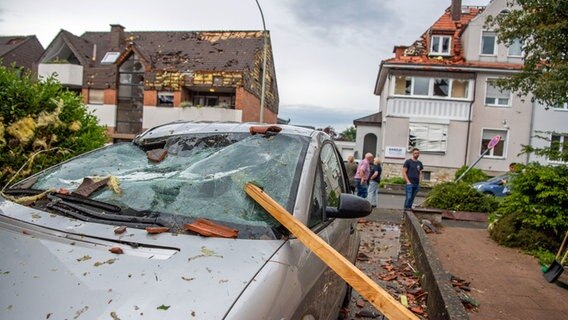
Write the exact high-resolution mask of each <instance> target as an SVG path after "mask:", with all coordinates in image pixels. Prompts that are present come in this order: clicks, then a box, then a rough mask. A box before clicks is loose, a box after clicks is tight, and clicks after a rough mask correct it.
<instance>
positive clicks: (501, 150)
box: [479, 129, 507, 158]
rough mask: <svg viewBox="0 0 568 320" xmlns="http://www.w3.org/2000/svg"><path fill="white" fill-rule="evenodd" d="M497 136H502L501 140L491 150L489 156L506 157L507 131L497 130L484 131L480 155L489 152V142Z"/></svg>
mask: <svg viewBox="0 0 568 320" xmlns="http://www.w3.org/2000/svg"><path fill="white" fill-rule="evenodd" d="M495 136H500V137H501V140H499V142H498V143H497V145H495V147H493V149H491V150H489V152H488V153H487V156H489V157H499V158H502V157H505V143H507V130H495V129H483V132H482V134H481V150H480V153H479V154H480V155H481V154H483V153H484V152H485V150H487V145H488V144H489V141H491V139H492V138H493V137H495Z"/></svg>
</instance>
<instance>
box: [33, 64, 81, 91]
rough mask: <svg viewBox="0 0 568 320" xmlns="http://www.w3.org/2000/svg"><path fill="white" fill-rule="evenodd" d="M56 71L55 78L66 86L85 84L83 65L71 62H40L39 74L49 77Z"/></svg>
mask: <svg viewBox="0 0 568 320" xmlns="http://www.w3.org/2000/svg"><path fill="white" fill-rule="evenodd" d="M54 73H55V78H56V79H57V80H59V82H61V84H63V85H65V86H78V87H82V86H83V66H80V65H76V64H70V63H40V64H39V66H38V76H39V77H43V78H47V77H49V76H51V75H52V74H54Z"/></svg>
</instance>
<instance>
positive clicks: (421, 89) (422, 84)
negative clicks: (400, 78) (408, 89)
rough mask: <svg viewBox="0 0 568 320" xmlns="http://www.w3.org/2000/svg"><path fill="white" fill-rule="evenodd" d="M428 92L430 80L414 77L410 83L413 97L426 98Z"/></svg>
mask: <svg viewBox="0 0 568 320" xmlns="http://www.w3.org/2000/svg"><path fill="white" fill-rule="evenodd" d="M429 90H430V79H429V78H421V77H415V78H413V81H412V95H413V96H428V95H429V94H428V93H429Z"/></svg>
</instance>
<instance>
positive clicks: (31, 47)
mask: <svg viewBox="0 0 568 320" xmlns="http://www.w3.org/2000/svg"><path fill="white" fill-rule="evenodd" d="M42 53H43V46H42V45H41V43H40V42H39V40H38V39H37V37H36V36H4V37H0V63H1V64H2V65H4V66H6V67H10V66H12V65H13V64H15V66H16V67H17V68H24V69H27V70H33V65H34V63H35V62H36V61H37V60H38V59H39V57H40V56H41V54H42Z"/></svg>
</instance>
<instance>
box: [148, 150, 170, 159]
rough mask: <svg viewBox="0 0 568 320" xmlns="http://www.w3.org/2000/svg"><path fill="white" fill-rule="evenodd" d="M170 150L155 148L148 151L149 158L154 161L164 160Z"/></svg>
mask: <svg viewBox="0 0 568 320" xmlns="http://www.w3.org/2000/svg"><path fill="white" fill-rule="evenodd" d="M167 154H168V150H166V149H154V150H150V151H147V152H146V156H147V157H148V160H150V161H152V162H162V160H164V159H165V158H166V155H167Z"/></svg>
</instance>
